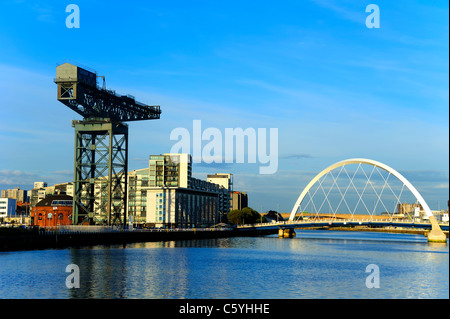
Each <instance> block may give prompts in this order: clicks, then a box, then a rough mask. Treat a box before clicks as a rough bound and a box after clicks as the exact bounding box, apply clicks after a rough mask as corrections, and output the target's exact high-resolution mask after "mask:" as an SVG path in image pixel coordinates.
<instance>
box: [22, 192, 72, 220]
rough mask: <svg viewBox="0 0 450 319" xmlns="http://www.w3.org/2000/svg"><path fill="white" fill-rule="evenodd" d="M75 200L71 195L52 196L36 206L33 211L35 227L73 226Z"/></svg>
mask: <svg viewBox="0 0 450 319" xmlns="http://www.w3.org/2000/svg"><path fill="white" fill-rule="evenodd" d="M72 203H73V198H72V196H69V195H59V194H58V195H51V196H48V197H46V198H44V199H43V200H41V201H40V202H38V203H37V204H36V206H35V207H33V208H32V210H31V224H32V225H34V226H41V227H45V226H62V225H72Z"/></svg>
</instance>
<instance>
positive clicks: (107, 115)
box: [55, 63, 161, 226]
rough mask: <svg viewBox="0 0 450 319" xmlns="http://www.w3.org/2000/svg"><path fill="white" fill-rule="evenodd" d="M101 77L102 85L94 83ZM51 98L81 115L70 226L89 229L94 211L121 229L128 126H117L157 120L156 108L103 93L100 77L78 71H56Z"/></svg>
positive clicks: (59, 68)
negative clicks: (86, 226)
mask: <svg viewBox="0 0 450 319" xmlns="http://www.w3.org/2000/svg"><path fill="white" fill-rule="evenodd" d="M98 77H102V78H103V86H102V87H99V86H98V85H97V78H98ZM55 83H56V84H57V85H58V93H57V99H58V101H60V102H61V103H63V104H64V105H66V106H68V107H69V108H70V109H72V110H73V111H75V112H77V113H78V114H80V115H81V116H83V120H74V121H72V126H73V127H74V128H75V158H74V196H73V212H72V223H73V224H74V225H76V224H93V223H94V214H95V210H97V211H100V212H102V214H104V217H105V219H104V222H105V223H107V224H108V225H111V224H115V223H122V222H121V218H120V217H121V212H122V211H123V225H124V226H125V225H126V220H127V216H126V211H127V203H126V201H127V182H128V176H127V171H128V125H126V124H124V123H123V122H128V121H140V120H157V119H159V118H160V114H161V109H160V106H159V105H145V104H142V103H140V102H137V101H136V100H135V98H134V97H133V96H131V95H118V94H116V92H115V91H113V90H108V89H106V85H105V77H104V76H97V74H96V72H92V71H88V70H86V69H84V68H81V67H79V66H76V65H73V64H70V63H63V64H61V65H58V66H57V67H56V78H55Z"/></svg>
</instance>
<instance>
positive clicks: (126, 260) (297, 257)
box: [0, 231, 449, 299]
mask: <svg viewBox="0 0 450 319" xmlns="http://www.w3.org/2000/svg"><path fill="white" fill-rule="evenodd" d="M376 235H378V234H369V233H356V232H352V233H345V232H330V231H328V232H317V231H298V232H297V237H295V238H292V239H280V238H278V237H277V236H267V237H257V238H252V237H248V238H247V237H241V238H220V239H202V240H186V241H171V242H147V243H136V244H128V245H124V246H95V247H86V248H78V249H61V250H42V251H29V252H8V253H0V278H1V281H0V298H108V299H109V298H113V299H114V298H139V299H141V298H151V299H161V298H165V299H172V298H173V299H181V298H208V299H210V298H225V299H232V298H244V299H245V298H267V299H275V298H282V299H292V298H295V299H298V298H378V299H382V298H448V297H449V288H448V283H449V270H448V267H449V263H448V259H449V258H448V257H449V255H448V252H449V250H448V245H445V244H429V243H427V242H426V239H425V238H424V237H423V236H416V235H405V234H382V235H381V236H378V237H377V236H376ZM68 264H76V265H78V267H79V269H80V288H72V289H69V288H67V287H66V286H65V280H66V277H67V276H68V275H69V274H68V273H66V272H65V268H66V266H67V265H68ZM369 264H375V265H377V266H378V267H379V269H380V288H376V289H369V288H367V286H366V278H367V276H368V273H366V267H367V265H369Z"/></svg>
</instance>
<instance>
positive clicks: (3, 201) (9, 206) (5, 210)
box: [0, 198, 16, 218]
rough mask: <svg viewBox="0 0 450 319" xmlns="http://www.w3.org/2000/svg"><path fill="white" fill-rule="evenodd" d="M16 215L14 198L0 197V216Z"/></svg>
mask: <svg viewBox="0 0 450 319" xmlns="http://www.w3.org/2000/svg"><path fill="white" fill-rule="evenodd" d="M15 215H16V200H15V199H12V198H0V218H5V217H13V216H15Z"/></svg>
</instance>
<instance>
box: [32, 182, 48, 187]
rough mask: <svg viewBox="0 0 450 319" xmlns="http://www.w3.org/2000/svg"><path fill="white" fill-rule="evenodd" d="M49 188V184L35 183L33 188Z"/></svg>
mask: <svg viewBox="0 0 450 319" xmlns="http://www.w3.org/2000/svg"><path fill="white" fill-rule="evenodd" d="M44 187H47V182H34V186H33V188H44Z"/></svg>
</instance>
